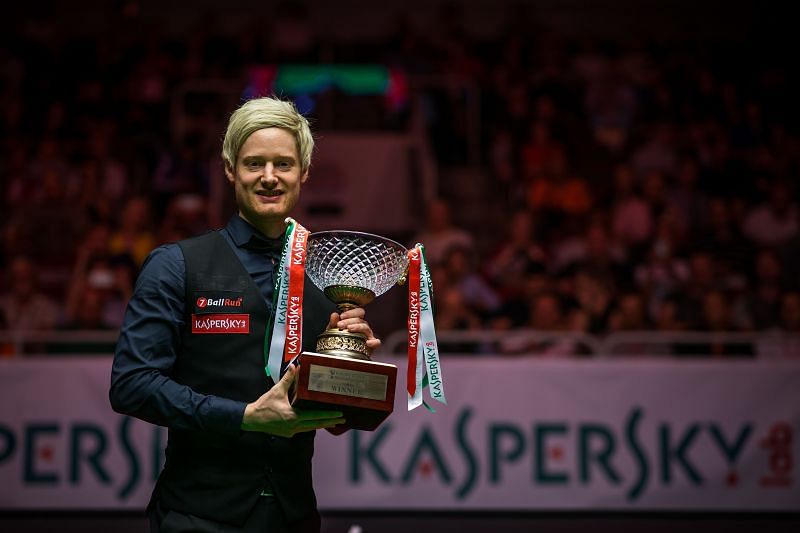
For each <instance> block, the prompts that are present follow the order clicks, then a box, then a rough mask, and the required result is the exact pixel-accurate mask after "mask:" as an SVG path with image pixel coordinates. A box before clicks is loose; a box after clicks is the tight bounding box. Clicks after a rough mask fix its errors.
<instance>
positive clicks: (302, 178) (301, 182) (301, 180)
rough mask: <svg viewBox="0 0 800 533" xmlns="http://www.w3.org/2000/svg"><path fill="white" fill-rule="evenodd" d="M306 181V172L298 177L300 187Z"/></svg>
mask: <svg viewBox="0 0 800 533" xmlns="http://www.w3.org/2000/svg"><path fill="white" fill-rule="evenodd" d="M306 181H308V170H306V171H305V173H304V174H303V175H302V176H300V185H303V184H305V182H306Z"/></svg>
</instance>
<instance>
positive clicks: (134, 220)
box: [108, 196, 156, 265]
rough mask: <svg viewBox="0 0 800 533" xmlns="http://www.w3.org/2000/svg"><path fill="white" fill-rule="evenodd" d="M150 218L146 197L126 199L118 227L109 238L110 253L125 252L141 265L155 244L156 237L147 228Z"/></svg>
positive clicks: (148, 203) (118, 253)
mask: <svg viewBox="0 0 800 533" xmlns="http://www.w3.org/2000/svg"><path fill="white" fill-rule="evenodd" d="M150 220H151V213H150V202H149V201H148V199H147V198H145V197H143V196H135V197H133V198H131V199H130V200H128V201H127V202H126V204H125V207H124V208H123V210H122V217H121V219H120V224H119V228H118V229H117V230H116V231H114V232H113V233H112V234H111V237H110V240H109V244H108V246H109V251H110V252H111V254H112V255H123V254H126V255H128V256H130V257H131V258H132V259H133V260H134V261H135V263H136V264H137V265H141V264H142V263H143V262H144V260H145V258H146V257H147V254H149V253H150V252H151V251H152V250H153V248H155V246H156V238H155V236H154V235H153V232H152V231H150V228H149V226H150Z"/></svg>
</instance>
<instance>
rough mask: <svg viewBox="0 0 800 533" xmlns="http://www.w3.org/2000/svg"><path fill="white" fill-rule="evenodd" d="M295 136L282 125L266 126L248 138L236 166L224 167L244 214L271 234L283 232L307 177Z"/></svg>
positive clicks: (262, 229)
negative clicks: (285, 221)
mask: <svg viewBox="0 0 800 533" xmlns="http://www.w3.org/2000/svg"><path fill="white" fill-rule="evenodd" d="M300 168H301V164H300V159H299V155H298V153H297V146H296V143H295V139H294V136H293V135H292V134H291V133H290V132H288V131H286V130H284V129H281V128H264V129H261V130H257V131H255V132H253V134H252V135H250V137H248V138H247V140H246V141H245V143H244V144H243V145H242V148H241V149H240V150H239V154H238V157H237V158H236V167H235V168H234V169H233V171H231V169H227V168H226V169H225V175H226V176H227V178H228V181H230V182H231V183H232V184H233V187H234V191H235V193H236V204H237V205H238V206H239V213H240V214H241V216H242V217H243V218H244V219H245V220H247V221H248V222H250V224H252V225H253V226H255V227H256V228H258V229H259V230H260V231H261V232H262V233H264V234H265V235H267V236H269V237H278V236H280V234H281V233H282V232H283V230H284V228H285V225H284V222H283V221H284V219H285V218H286V217H287V216H288V215H289V213H290V212H291V210H292V208H293V207H294V205H295V204H296V203H297V199H298V198H299V196H300V187H301V186H302V184H303V183H305V181H306V180H307V179H308V172H304V173H301V170H300Z"/></svg>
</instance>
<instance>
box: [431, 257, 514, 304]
mask: <svg viewBox="0 0 800 533" xmlns="http://www.w3.org/2000/svg"><path fill="white" fill-rule="evenodd" d="M473 255H474V254H473V252H472V249H471V248H465V247H461V246H456V247H453V248H450V250H449V251H448V252H447V254H446V255H445V258H444V263H443V265H444V275H445V276H446V277H447V280H448V281H447V282H448V284H449V285H450V286H451V287H453V288H454V289H456V290H458V291H459V292H460V293H461V296H462V298H463V301H464V303H465V304H466V305H467V306H469V307H470V309H472V310H473V311H474V312H476V313H478V314H479V315H480V316H481V317H484V318H486V317H488V316H490V315H492V314H494V313H496V312H497V311H498V310H499V309H500V305H501V301H500V297H499V296H498V295H497V293H496V292H495V291H494V289H492V288H491V287H490V286H489V284H488V283H486V282H485V281H484V280H483V278H482V277H481V276H480V275H478V274H477V272H475V264H474V263H475V259H474V257H473Z"/></svg>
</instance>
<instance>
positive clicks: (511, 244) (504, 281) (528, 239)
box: [485, 211, 546, 301]
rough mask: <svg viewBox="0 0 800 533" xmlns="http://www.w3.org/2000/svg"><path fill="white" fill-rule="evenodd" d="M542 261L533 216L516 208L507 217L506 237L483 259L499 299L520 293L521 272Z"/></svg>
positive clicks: (521, 286)
mask: <svg viewBox="0 0 800 533" xmlns="http://www.w3.org/2000/svg"><path fill="white" fill-rule="evenodd" d="M545 262H546V257H545V252H544V250H543V249H542V247H540V246H539V245H538V244H537V243H536V241H535V240H534V221H533V215H532V214H531V213H530V212H529V211H518V212H516V213H514V215H512V216H511V218H510V220H509V236H508V240H507V241H506V242H504V243H503V244H502V245H501V246H500V248H499V250H498V251H497V252H496V253H494V254H493V255H491V256H490V258H489V259H488V260H487V261H486V267H485V268H486V275H487V277H488V279H489V281H490V282H491V283H492V285H493V286H494V287H495V288H496V289H497V290H498V292H499V294H500V296H501V297H502V298H503V300H505V301H508V300H513V299H517V298H519V297H520V296H522V293H523V291H524V285H525V275H526V273H527V272H529V271H530V269H531V268H533V266H534V265H536V264H544V263H545Z"/></svg>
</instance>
